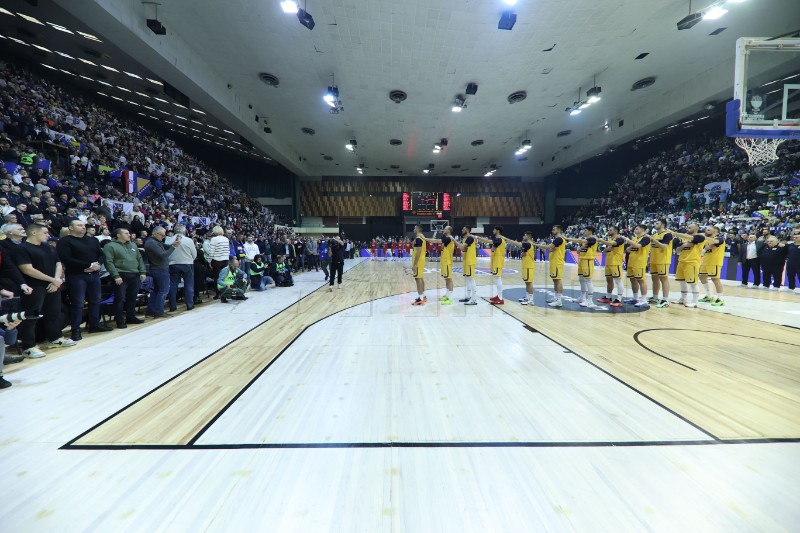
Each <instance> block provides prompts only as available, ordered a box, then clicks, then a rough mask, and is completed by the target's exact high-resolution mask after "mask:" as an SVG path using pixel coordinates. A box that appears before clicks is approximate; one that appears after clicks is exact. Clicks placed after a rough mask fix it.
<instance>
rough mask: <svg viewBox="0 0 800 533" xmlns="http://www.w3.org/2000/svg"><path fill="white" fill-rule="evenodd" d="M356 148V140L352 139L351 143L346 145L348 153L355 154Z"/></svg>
mask: <svg viewBox="0 0 800 533" xmlns="http://www.w3.org/2000/svg"><path fill="white" fill-rule="evenodd" d="M356 146H358V143H357V142H356V140H355V139H350V142H349V143H347V144H345V145H344V147H345V148H346V149H347V151H348V152H355V151H356Z"/></svg>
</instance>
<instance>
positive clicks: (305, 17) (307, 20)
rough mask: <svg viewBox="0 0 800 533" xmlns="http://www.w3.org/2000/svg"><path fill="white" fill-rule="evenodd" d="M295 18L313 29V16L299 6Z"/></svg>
mask: <svg viewBox="0 0 800 533" xmlns="http://www.w3.org/2000/svg"><path fill="white" fill-rule="evenodd" d="M297 20H299V21H300V24H302V25H303V26H305V27H306V28H308V29H309V30H313V29H314V26H315V25H316V24H315V23H314V17H312V16H311V13H309V12H307V11H305V10H303V9H299V8H298V10H297Z"/></svg>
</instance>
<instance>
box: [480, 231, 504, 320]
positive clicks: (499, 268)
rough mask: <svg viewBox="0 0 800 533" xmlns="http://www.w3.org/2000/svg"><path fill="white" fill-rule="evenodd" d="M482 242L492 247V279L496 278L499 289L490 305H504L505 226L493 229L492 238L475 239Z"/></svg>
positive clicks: (491, 299)
mask: <svg viewBox="0 0 800 533" xmlns="http://www.w3.org/2000/svg"><path fill="white" fill-rule="evenodd" d="M475 238H476V239H477V240H478V241H480V242H485V243H488V244H491V245H492V263H491V269H492V277H493V278H494V285H495V287H497V294H496V295H495V296H493V297H492V298H490V299H489V303H491V304H494V305H503V304H504V303H505V300H503V278H502V276H503V267H504V266H505V264H506V240H505V237H503V226H495V227H494V229H492V238H491V239H487V238H485V237H475Z"/></svg>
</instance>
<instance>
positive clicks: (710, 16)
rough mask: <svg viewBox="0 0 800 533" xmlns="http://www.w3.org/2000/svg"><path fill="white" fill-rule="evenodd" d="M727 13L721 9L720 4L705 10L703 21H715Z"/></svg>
mask: <svg viewBox="0 0 800 533" xmlns="http://www.w3.org/2000/svg"><path fill="white" fill-rule="evenodd" d="M727 12H728V10H727V9H725V8H724V7H722V4H715V5H712V6H709V8H708V9H706V10H705V12H704V13H703V20H717V19H718V18H720V17H721V16H722V15H724V14H725V13H727Z"/></svg>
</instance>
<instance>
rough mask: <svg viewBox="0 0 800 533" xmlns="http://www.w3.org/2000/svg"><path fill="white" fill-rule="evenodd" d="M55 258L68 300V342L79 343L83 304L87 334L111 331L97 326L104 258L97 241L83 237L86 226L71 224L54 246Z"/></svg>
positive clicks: (79, 222) (98, 322) (74, 222)
mask: <svg viewBox="0 0 800 533" xmlns="http://www.w3.org/2000/svg"><path fill="white" fill-rule="evenodd" d="M56 250H57V251H58V257H59V259H60V260H61V263H62V264H63V266H64V273H65V275H66V283H67V291H69V300H70V326H71V332H70V338H71V339H72V340H73V341H79V340H81V338H82V337H81V323H83V304H84V300H85V301H87V302H88V303H89V306H88V311H87V316H86V322H87V325H88V328H87V332H88V333H102V332H106V331H111V329H112V328H110V327H108V326H105V325H102V324H100V269H101V268H102V266H103V264H104V263H105V262H106V256H105V254H104V253H103V250H102V249H101V248H100V241H98V240H97V239H94V238H92V237H87V236H86V225H85V224H84V223H83V222H81V221H80V220H73V221H72V222H71V223H70V225H69V234H68V235H67V236H65V237H63V238H61V239H59V240H58V243H57V244H56Z"/></svg>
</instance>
